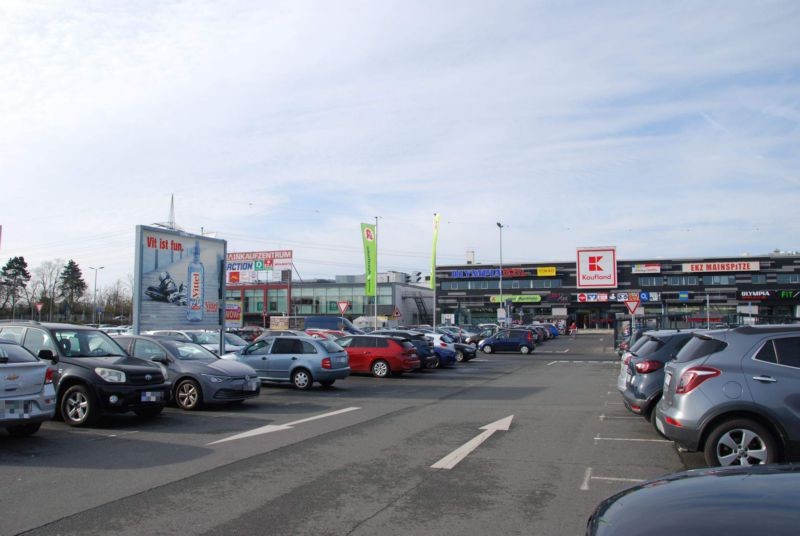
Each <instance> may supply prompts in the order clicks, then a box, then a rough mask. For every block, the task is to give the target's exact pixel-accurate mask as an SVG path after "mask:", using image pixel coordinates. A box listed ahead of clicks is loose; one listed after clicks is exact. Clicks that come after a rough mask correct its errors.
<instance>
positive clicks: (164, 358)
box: [152, 355, 170, 365]
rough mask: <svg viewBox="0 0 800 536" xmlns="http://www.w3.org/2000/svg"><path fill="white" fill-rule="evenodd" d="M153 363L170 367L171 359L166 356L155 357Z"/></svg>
mask: <svg viewBox="0 0 800 536" xmlns="http://www.w3.org/2000/svg"><path fill="white" fill-rule="evenodd" d="M152 361H155V362H156V363H161V364H163V365H169V363H170V360H169V358H168V357H167V356H164V355H162V356H156V357H154V358H153V359H152Z"/></svg>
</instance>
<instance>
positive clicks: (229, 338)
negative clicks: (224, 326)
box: [225, 333, 247, 346]
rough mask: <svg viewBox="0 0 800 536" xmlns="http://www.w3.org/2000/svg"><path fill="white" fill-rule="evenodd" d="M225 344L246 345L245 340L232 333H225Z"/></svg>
mask: <svg viewBox="0 0 800 536" xmlns="http://www.w3.org/2000/svg"><path fill="white" fill-rule="evenodd" d="M225 344H232V345H234V346H247V341H246V340H244V339H243V338H241V337H239V336H238V335H234V334H233V333H226V334H225Z"/></svg>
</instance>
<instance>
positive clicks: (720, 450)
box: [703, 419, 778, 467]
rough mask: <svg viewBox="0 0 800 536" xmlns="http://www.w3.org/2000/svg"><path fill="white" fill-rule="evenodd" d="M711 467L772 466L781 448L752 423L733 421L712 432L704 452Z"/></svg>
mask: <svg viewBox="0 0 800 536" xmlns="http://www.w3.org/2000/svg"><path fill="white" fill-rule="evenodd" d="M703 454H704V455H705V459H706V463H707V464H708V465H709V466H710V467H713V466H717V465H721V466H723V467H724V466H732V465H740V466H749V465H761V464H765V463H773V462H775V461H777V459H778V444H777V442H776V441H775V438H774V436H773V435H772V433H771V432H770V431H769V430H767V429H766V428H765V427H764V426H762V425H760V424H759V423H757V422H755V421H751V420H750V419H733V420H730V421H725V422H723V423H721V424H719V425H718V426H717V427H716V428H714V429H713V430H712V431H711V434H709V436H708V439H707V440H706V444H705V448H704V449H703Z"/></svg>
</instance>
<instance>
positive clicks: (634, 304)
mask: <svg viewBox="0 0 800 536" xmlns="http://www.w3.org/2000/svg"><path fill="white" fill-rule="evenodd" d="M625 307H627V308H628V312H629V313H630V314H633V313H635V312H636V309H637V308H638V307H639V300H626V301H625Z"/></svg>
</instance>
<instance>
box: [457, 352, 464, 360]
mask: <svg viewBox="0 0 800 536" xmlns="http://www.w3.org/2000/svg"><path fill="white" fill-rule="evenodd" d="M456 361H458V362H459V363H461V362H462V361H464V352H462V351H461V350H456Z"/></svg>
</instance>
